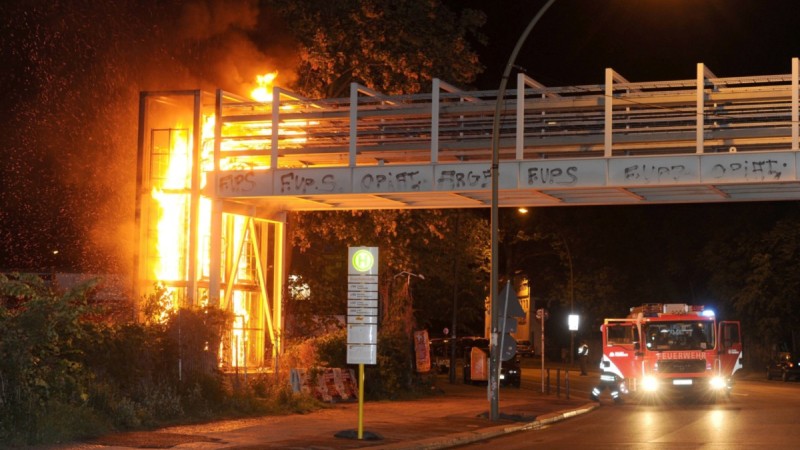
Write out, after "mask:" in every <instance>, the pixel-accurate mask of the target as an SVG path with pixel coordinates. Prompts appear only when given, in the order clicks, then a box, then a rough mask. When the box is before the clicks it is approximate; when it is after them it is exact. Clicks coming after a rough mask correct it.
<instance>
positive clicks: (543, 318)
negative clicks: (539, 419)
mask: <svg viewBox="0 0 800 450" xmlns="http://www.w3.org/2000/svg"><path fill="white" fill-rule="evenodd" d="M539 311H541V314H542V345H541V347H542V394H544V322H545V317H544V309H540V310H539Z"/></svg>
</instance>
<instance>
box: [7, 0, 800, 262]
mask: <svg viewBox="0 0 800 450" xmlns="http://www.w3.org/2000/svg"><path fill="white" fill-rule="evenodd" d="M446 3H447V4H448V5H450V6H451V7H453V8H457V7H458V8H460V7H471V8H475V9H480V10H483V11H485V12H486V13H487V16H488V21H487V23H486V25H485V27H484V28H483V33H484V34H485V35H486V38H487V40H488V45H481V44H478V43H477V42H476V43H475V49H476V50H477V51H478V52H479V53H480V55H481V60H482V63H483V64H484V65H485V66H486V71H485V73H484V74H483V75H482V76H480V78H479V79H478V80H476V86H475V87H477V88H479V89H496V88H497V86H498V84H499V81H500V75H501V74H502V71H503V69H504V67H505V65H506V62H507V59H508V56H509V54H510V52H511V50H512V48H513V46H514V44H515V43H516V41H517V39H518V37H519V35H520V34H521V32H522V31H523V30H524V29H525V27H526V26H527V24H528V22H529V21H530V19H531V18H532V17H533V16H534V14H535V13H536V11H538V9H539V8H540V7H541V5H543V4H544V3H545V2H544V1H543V0H537V1H524V0H491V1H488V0H447V1H446ZM257 5H258V2H250V3H248V2H220V1H211V0H186V1H183V2H160V1H157V0H109V1H108V2H99V3H98V2H91V1H80V0H72V1H59V0H47V1H44V0H6V1H4V2H2V4H0V89H2V91H3V93H4V94H3V96H2V99H0V117H3V121H0V136H2V138H0V144H2V150H0V151H1V152H2V155H3V164H2V167H0V185H1V186H2V195H0V270H13V269H20V270H36V271H50V270H59V271H91V272H122V273H126V272H127V271H129V270H130V265H131V263H132V257H131V252H130V250H131V249H130V248H129V247H128V244H129V243H130V242H132V236H133V214H134V189H135V168H136V155H135V153H136V113H137V111H136V108H137V104H136V101H137V97H138V93H139V92H140V91H141V90H157V89H184V88H198V87H200V88H215V87H222V88H224V89H230V90H236V88H237V87H239V86H241V85H243V84H244V80H252V79H254V75H255V74H256V73H263V71H264V69H266V68H275V67H276V66H278V65H282V64H283V65H291V54H286V53H285V51H282V50H281V49H286V48H287V47H286V45H285V43H284V42H279V38H277V37H275V35H274V34H273V35H271V34H270V30H272V29H274V27H271V25H270V21H271V20H274V19H273V18H271V17H269V16H268V15H267V14H266V13H265V12H264V11H263V10H261V11H259V9H258V7H257ZM795 9H796V0H557V1H556V3H555V4H554V6H553V7H552V8H551V9H550V10H549V11H548V12H547V13H546V14H545V15H544V16H543V18H542V20H541V21H540V22H539V23H538V24H537V26H536V27H535V28H534V30H533V32H532V34H531V35H530V36H529V38H528V40H527V41H526V44H525V46H524V47H523V50H522V52H521V54H520V56H519V58H518V60H517V62H516V63H517V65H518V66H520V67H522V68H523V69H524V70H525V71H526V73H527V74H528V75H529V76H531V77H532V78H534V79H536V80H538V81H539V82H541V83H543V84H545V85H549V86H568V85H580V84H600V83H602V82H603V77H604V72H603V71H604V69H605V68H606V67H611V68H613V69H615V70H616V71H617V72H618V73H620V74H621V75H623V76H624V77H626V78H627V79H628V80H630V81H634V82H635V81H655V80H673V79H693V78H694V77H695V70H696V69H695V66H696V63H698V62H703V63H705V64H706V65H707V66H708V67H709V68H710V69H711V70H712V71H713V72H714V73H716V75H718V76H721V77H727V76H743V75H760V74H786V73H789V72H790V61H791V58H792V57H794V56H800V27H799V26H797V24H796V17H797V15H796V14H795V13H794V11H795ZM259 13H260V14H259ZM265 30H266V31H265ZM166 62H169V63H166ZM287 63H288V64H287ZM281 69H284V68H283V67H282V68H281ZM286 69H287V70H291V69H290V68H286ZM509 87H510V88H514V87H515V86H513V85H511V86H509ZM739 209H741V206H740V207H739ZM56 250H58V254H54V251H56Z"/></svg>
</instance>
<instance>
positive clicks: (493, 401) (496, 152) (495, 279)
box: [489, 0, 555, 421]
mask: <svg viewBox="0 0 800 450" xmlns="http://www.w3.org/2000/svg"><path fill="white" fill-rule="evenodd" d="M553 3H555V0H548V1H547V3H545V4H544V6H542V7H541V9H539V12H537V13H536V15H535V16H534V17H533V19H531V22H530V23H529V24H528V27H527V28H525V31H523V32H522V34H521V35H520V37H519V39H518V40H517V44H516V45H515V46H514V50H513V51H512V52H511V56H509V58H508V63H507V64H506V68H505V70H504V71H503V77H502V78H501V79H500V88H499V89H498V90H497V103H496V104H495V109H494V119H493V121H492V168H491V171H492V172H491V173H492V205H491V206H492V208H491V209H492V212H491V226H492V233H491V235H492V236H491V239H492V254H491V257H492V270H491V277H490V283H491V285H490V286H489V289H490V290H491V299H492V303H491V307H492V336H491V351H490V353H491V355H490V360H491V361H490V370H489V403H490V409H489V416H490V419H491V420H492V421H496V420H498V419H499V416H500V414H499V398H498V395H499V391H500V385H499V382H500V348H499V347H498V345H497V333H498V327H499V323H498V322H499V321H498V320H497V317H498V315H497V314H496V313H495V311H494V307H495V305H498V297H499V295H498V294H499V292H498V288H499V286H498V283H499V275H498V267H497V265H498V259H499V258H498V256H499V255H498V254H499V251H498V227H499V223H498V216H499V212H498V205H497V202H498V192H497V190H498V182H499V172H500V112H501V110H502V107H503V103H504V100H505V98H504V97H505V92H506V86H507V85H508V78H509V76H511V68H512V67H513V66H514V63H515V62H516V60H517V54H519V51H520V50H521V49H522V44H524V43H525V40H526V39H527V38H528V35H529V34H530V33H531V30H532V29H533V27H534V26H535V25H536V23H537V22H538V21H539V19H540V18H541V17H542V15H544V13H545V12H546V11H547V10H548V9H549V8H550V6H551V5H552V4H553Z"/></svg>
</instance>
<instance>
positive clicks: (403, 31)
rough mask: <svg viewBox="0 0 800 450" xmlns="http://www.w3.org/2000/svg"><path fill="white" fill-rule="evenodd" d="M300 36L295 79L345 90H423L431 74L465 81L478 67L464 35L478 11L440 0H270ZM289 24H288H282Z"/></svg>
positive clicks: (322, 90)
mask: <svg viewBox="0 0 800 450" xmlns="http://www.w3.org/2000/svg"><path fill="white" fill-rule="evenodd" d="M268 3H269V4H270V5H271V6H273V7H274V8H275V9H276V10H277V11H278V12H279V14H280V16H281V17H283V18H284V19H285V20H286V21H287V30H290V31H291V32H292V33H293V35H294V37H295V38H296V39H297V41H298V42H299V46H298V54H299V62H298V66H297V70H296V73H297V81H296V83H295V84H294V87H295V88H296V89H298V91H299V92H302V93H305V94H306V95H308V96H311V97H315V98H318V97H321V98H332V97H346V96H347V95H349V92H350V83H351V82H357V83H360V84H362V85H365V86H367V87H370V88H372V89H376V90H378V91H380V92H384V93H386V94H413V93H419V92H425V91H429V90H430V86H431V81H432V79H433V78H441V79H443V80H445V81H447V82H450V83H453V84H456V85H462V86H466V85H468V84H469V83H471V82H472V81H474V79H475V77H476V76H477V75H478V73H480V72H481V71H482V67H481V65H480V64H479V62H478V56H477V54H476V53H475V52H474V51H473V50H472V49H471V48H470V45H469V43H468V40H467V37H468V36H476V35H477V30H478V28H479V27H480V26H481V25H483V23H484V21H485V16H484V15H483V13H480V12H478V11H475V10H470V9H467V10H464V11H463V12H461V13H460V14H459V15H456V14H455V13H454V12H453V11H451V10H450V9H448V8H446V7H445V6H444V5H443V4H442V3H441V2H440V1H439V0H424V1H420V0H342V1H335V2H319V1H314V0H311V1H308V0H306V1H293V0H288V1H287V0H271V1H269V2H268ZM289 27H291V28H289Z"/></svg>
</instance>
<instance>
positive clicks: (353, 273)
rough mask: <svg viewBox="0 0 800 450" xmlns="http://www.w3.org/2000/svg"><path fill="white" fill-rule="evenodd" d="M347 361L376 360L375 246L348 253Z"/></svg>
mask: <svg viewBox="0 0 800 450" xmlns="http://www.w3.org/2000/svg"><path fill="white" fill-rule="evenodd" d="M347 257H348V269H347V363H348V364H377V362H378V357H377V354H378V248H377V247H350V248H349V249H348V252H347Z"/></svg>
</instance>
